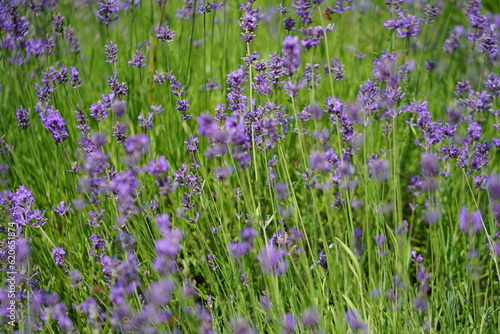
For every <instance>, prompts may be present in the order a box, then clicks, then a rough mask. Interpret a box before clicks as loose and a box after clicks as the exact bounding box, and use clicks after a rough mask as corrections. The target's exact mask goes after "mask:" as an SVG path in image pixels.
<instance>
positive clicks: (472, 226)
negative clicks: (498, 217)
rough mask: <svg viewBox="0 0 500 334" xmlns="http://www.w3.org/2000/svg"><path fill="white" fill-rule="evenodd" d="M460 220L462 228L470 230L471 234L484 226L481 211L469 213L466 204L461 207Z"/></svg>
mask: <svg viewBox="0 0 500 334" xmlns="http://www.w3.org/2000/svg"><path fill="white" fill-rule="evenodd" d="M458 222H459V226H460V229H461V230H462V231H467V232H469V234H473V233H476V232H479V231H481V229H482V228H483V224H482V219H481V211H479V210H477V211H474V212H471V213H469V212H468V210H467V208H466V207H465V206H462V208H461V209H460V213H459V214H458Z"/></svg>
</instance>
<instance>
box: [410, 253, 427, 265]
mask: <svg viewBox="0 0 500 334" xmlns="http://www.w3.org/2000/svg"><path fill="white" fill-rule="evenodd" d="M410 253H411V262H413V263H421V262H422V261H424V257H423V256H422V255H421V254H418V253H417V251H416V250H412V251H411V252H410Z"/></svg>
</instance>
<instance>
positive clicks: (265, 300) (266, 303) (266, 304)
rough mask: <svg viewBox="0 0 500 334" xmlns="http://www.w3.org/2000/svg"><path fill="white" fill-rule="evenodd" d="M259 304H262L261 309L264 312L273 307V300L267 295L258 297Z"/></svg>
mask: <svg viewBox="0 0 500 334" xmlns="http://www.w3.org/2000/svg"><path fill="white" fill-rule="evenodd" d="M260 304H261V306H262V309H263V310H264V311H266V312H269V311H271V310H272V309H273V302H272V301H271V298H269V296H268V295H264V296H262V297H260Z"/></svg>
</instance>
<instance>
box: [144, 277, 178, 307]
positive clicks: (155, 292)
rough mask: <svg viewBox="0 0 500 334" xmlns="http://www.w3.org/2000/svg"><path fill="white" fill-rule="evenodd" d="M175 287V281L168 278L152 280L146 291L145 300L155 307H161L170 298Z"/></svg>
mask: <svg viewBox="0 0 500 334" xmlns="http://www.w3.org/2000/svg"><path fill="white" fill-rule="evenodd" d="M175 289H176V286H175V283H174V282H173V281H172V280H170V279H162V280H161V281H158V282H153V283H151V284H150V286H149V288H148V291H147V292H146V300H147V301H148V302H149V303H150V304H151V305H153V306H155V307H163V306H165V305H166V304H168V303H169V302H170V301H171V300H172V292H173V291H174V290H175Z"/></svg>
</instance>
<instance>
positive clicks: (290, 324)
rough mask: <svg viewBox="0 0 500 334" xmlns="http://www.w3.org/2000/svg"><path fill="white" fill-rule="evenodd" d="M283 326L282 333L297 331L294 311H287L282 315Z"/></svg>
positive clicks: (290, 333)
mask: <svg viewBox="0 0 500 334" xmlns="http://www.w3.org/2000/svg"><path fill="white" fill-rule="evenodd" d="M281 326H282V328H281V333H282V334H293V333H296V330H297V324H296V323H295V320H294V318H293V314H292V313H287V314H285V315H284V316H283V317H281Z"/></svg>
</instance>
